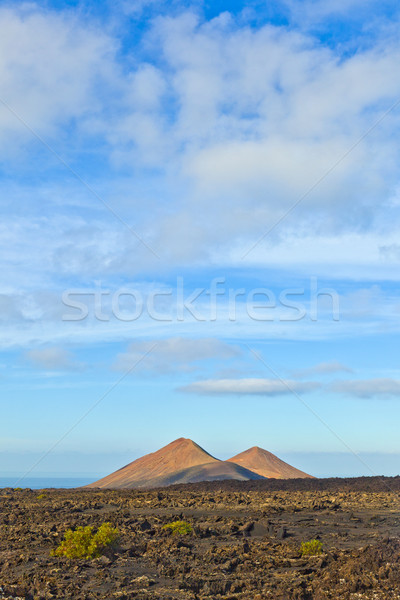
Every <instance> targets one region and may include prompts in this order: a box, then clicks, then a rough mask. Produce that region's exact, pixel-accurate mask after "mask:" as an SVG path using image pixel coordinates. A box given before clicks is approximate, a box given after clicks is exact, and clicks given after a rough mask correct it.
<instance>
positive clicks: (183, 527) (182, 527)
mask: <svg viewBox="0 0 400 600" xmlns="http://www.w3.org/2000/svg"><path fill="white" fill-rule="evenodd" d="M163 529H166V530H167V531H171V532H172V533H173V534H174V535H190V534H191V533H193V527H192V526H191V525H190V523H186V521H174V522H173V523H167V524H166V525H164V526H163Z"/></svg>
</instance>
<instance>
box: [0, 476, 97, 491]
mask: <svg viewBox="0 0 400 600" xmlns="http://www.w3.org/2000/svg"><path fill="white" fill-rule="evenodd" d="M96 479H98V477H29V476H28V477H25V478H24V479H22V480H21V481H19V482H18V476H15V477H11V476H9V477H0V488H6V487H12V488H15V487H19V488H31V489H33V490H42V489H44V488H75V487H81V486H82V485H87V484H88V483H92V482H93V481H96ZM17 482H18V483H17Z"/></svg>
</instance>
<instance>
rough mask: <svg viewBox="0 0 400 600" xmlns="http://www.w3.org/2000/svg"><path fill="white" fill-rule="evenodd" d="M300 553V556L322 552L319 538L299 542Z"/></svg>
mask: <svg viewBox="0 0 400 600" xmlns="http://www.w3.org/2000/svg"><path fill="white" fill-rule="evenodd" d="M300 550H301V555H302V556H316V555H317V554H321V552H322V542H320V541H319V540H310V541H309V542H303V543H302V544H301V548H300Z"/></svg>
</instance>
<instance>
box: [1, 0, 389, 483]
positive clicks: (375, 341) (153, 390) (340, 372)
mask: <svg viewBox="0 0 400 600" xmlns="http://www.w3.org/2000/svg"><path fill="white" fill-rule="evenodd" d="M399 23H400V9H399V7H398V5H397V3H395V2H390V1H387V2H376V1H374V0H368V1H366V0H363V1H361V0H347V1H346V2H345V1H341V0H340V1H339V0H336V1H335V2H330V1H328V2H322V1H320V0H305V1H303V2H298V1H297V0H282V1H281V2H261V1H256V2H229V3H227V2H224V1H222V0H221V1H220V2H209V3H206V2H201V1H198V2H193V3H187V2H156V1H152V0H147V1H146V0H139V1H137V2H135V1H132V2H129V1H127V0H126V1H125V0H121V1H119V2H113V3H111V2H110V3H108V2H48V3H40V4H36V3H25V2H13V3H9V4H7V3H3V4H2V7H1V9H0V29H1V35H0V56H1V57H2V58H1V62H0V177H1V184H2V195H1V198H2V200H1V204H0V211H1V221H0V229H1V236H0V253H1V257H2V269H1V272H0V279H1V292H0V307H1V312H0V352H1V355H0V381H1V383H2V399H1V402H2V415H3V418H2V424H3V428H2V429H3V435H2V437H1V440H0V459H1V466H0V472H1V473H4V474H7V473H15V474H17V473H21V474H24V473H26V472H27V471H31V469H32V467H34V468H33V470H32V471H31V473H30V475H31V476H32V475H34V474H35V473H38V474H43V473H55V472H56V473H60V474H63V473H64V474H66V473H68V474H74V475H76V474H79V473H85V474H89V476H90V475H91V474H106V473H107V472H109V471H110V470H112V469H115V468H118V467H120V466H121V465H122V464H125V463H126V462H128V461H129V460H133V459H134V458H136V457H138V456H140V455H142V454H144V453H146V452H150V451H153V450H155V449H157V448H159V447H160V446H162V445H164V444H166V443H168V442H170V441H172V440H173V439H175V438H177V437H181V436H185V437H191V438H192V439H194V440H195V441H197V442H198V443H199V444H201V445H203V446H205V447H206V448H207V450H209V451H210V452H211V453H214V454H216V455H217V456H219V457H221V458H228V457H229V456H232V455H234V454H236V453H238V452H240V451H242V450H244V449H246V448H247V447H250V446H253V445H259V446H262V447H264V448H266V449H268V450H270V451H271V452H274V453H276V454H278V455H279V456H280V457H282V458H284V459H286V460H288V461H289V462H292V463H293V464H294V465H295V466H297V467H299V468H301V469H303V470H307V471H309V472H312V473H313V474H315V475H320V476H327V475H339V476H340V475H357V474H361V475H368V474H373V473H379V474H387V475H393V474H398V473H399V471H400V467H399V465H400V445H399V441H398V439H399V438H398V432H397V424H398V422H399V417H400V372H399V359H398V352H397V349H398V339H399V337H398V336H399V330H400V325H399V313H400V298H399V294H398V281H399V262H400V244H399V235H398V234H399V208H400V196H399V182H400V169H399V164H400V162H399V151H400V145H399V139H400V138H399V128H400V120H399V115H400V72H399V64H400V61H399V58H400V43H399V39H398V28H399ZM86 413H88V414H87V415H86V416H85V417H84V418H83V419H82V420H81V418H82V417H83V416H84V415H85V414H86ZM70 430H71V431H70ZM66 433H67V435H65V434H66ZM53 447H54V448H53ZM51 448H53V449H52V451H51V452H50V453H49V454H46V453H47V452H48V450H50V449H51ZM45 455H46V456H45ZM357 456H358V457H357ZM36 463H37V464H36Z"/></svg>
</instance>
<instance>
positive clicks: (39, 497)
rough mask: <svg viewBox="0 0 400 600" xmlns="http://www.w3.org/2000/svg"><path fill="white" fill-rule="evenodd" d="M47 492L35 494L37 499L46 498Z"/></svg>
mask: <svg viewBox="0 0 400 600" xmlns="http://www.w3.org/2000/svg"><path fill="white" fill-rule="evenodd" d="M46 495H47V494H39V496H37V499H38V500H43V498H46Z"/></svg>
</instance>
